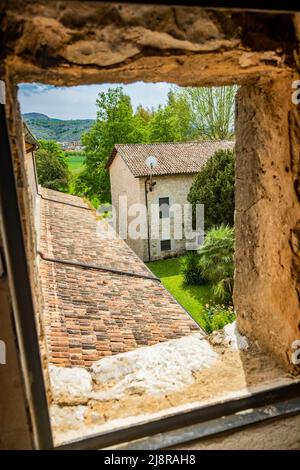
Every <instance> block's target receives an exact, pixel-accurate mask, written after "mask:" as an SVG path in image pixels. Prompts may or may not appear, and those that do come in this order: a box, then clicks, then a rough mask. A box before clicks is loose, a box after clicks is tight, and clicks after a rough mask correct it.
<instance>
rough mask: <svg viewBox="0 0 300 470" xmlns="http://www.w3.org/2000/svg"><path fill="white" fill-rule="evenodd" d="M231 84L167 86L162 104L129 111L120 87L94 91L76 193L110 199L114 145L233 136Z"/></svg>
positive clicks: (232, 90)
mask: <svg viewBox="0 0 300 470" xmlns="http://www.w3.org/2000/svg"><path fill="white" fill-rule="evenodd" d="M235 92H236V89H235V87H218V88H210V89H208V88H191V87H188V88H185V89H183V88H178V87H172V88H171V90H170V92H169V94H168V101H167V103H166V105H165V106H159V107H158V109H156V110H153V109H145V108H143V107H142V106H138V107H137V109H136V111H135V112H134V110H133V108H132V105H131V101H130V97H129V96H128V95H126V94H125V93H124V91H123V88H122V87H115V88H109V89H108V91H107V92H102V93H99V95H98V99H97V101H96V104H97V109H98V111H97V119H96V121H95V123H94V124H93V126H92V128H91V129H90V130H89V131H88V132H86V133H85V134H83V136H82V143H83V145H84V146H85V152H86V161H85V169H84V170H83V172H82V173H81V174H80V175H79V176H78V177H77V179H76V181H75V184H74V188H75V192H76V193H77V194H79V195H82V196H87V197H88V198H89V199H90V200H92V201H93V202H94V203H96V204H97V203H98V202H107V201H110V197H111V196H110V182H109V173H108V171H107V170H106V163H107V160H108V157H109V155H110V153H111V151H112V149H113V147H114V145H115V144H117V143H119V144H126V143H154V142H185V141H188V140H203V139H208V138H211V139H225V138H232V137H233V132H234V99H235Z"/></svg>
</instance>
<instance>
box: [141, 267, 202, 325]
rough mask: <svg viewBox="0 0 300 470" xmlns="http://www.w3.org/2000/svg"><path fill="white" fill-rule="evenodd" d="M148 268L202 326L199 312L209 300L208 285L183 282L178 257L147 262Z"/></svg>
mask: <svg viewBox="0 0 300 470" xmlns="http://www.w3.org/2000/svg"><path fill="white" fill-rule="evenodd" d="M147 266H148V268H149V269H150V270H151V271H152V272H153V274H155V275H156V276H157V277H159V278H160V280H161V282H162V284H163V285H164V286H165V288H166V289H167V290H168V291H169V292H170V293H171V294H172V295H173V297H175V299H176V300H177V302H179V303H180V304H181V305H182V306H183V307H184V308H185V309H186V310H187V311H188V312H189V314H190V315H191V316H192V317H193V318H194V320H195V321H196V322H197V323H198V324H199V325H200V326H203V321H202V318H201V312H202V310H203V307H204V306H205V304H207V303H209V301H210V298H211V297H210V294H211V290H210V286H209V285H201V286H200V285H199V286H197V285H186V284H184V282H183V275H182V274H181V273H180V258H172V259H167V260H161V261H153V262H151V263H147Z"/></svg>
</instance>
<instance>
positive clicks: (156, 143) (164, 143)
mask: <svg viewBox="0 0 300 470" xmlns="http://www.w3.org/2000/svg"><path fill="white" fill-rule="evenodd" d="M204 142H235V139H206V140H188V141H186V142H183V141H181V142H151V143H146V144H145V143H142V142H140V143H132V144H131V143H127V144H115V146H125V145H168V144H172V145H184V144H200V143H204Z"/></svg>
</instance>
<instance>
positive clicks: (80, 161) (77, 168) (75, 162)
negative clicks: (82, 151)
mask: <svg viewBox="0 0 300 470" xmlns="http://www.w3.org/2000/svg"><path fill="white" fill-rule="evenodd" d="M66 159H67V162H68V166H69V170H70V172H71V173H72V174H73V175H78V173H80V172H81V170H83V168H84V161H85V156H84V155H78V157H77V156H76V155H75V156H74V155H68V154H67V153H66Z"/></svg>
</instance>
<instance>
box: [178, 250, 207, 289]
mask: <svg viewBox="0 0 300 470" xmlns="http://www.w3.org/2000/svg"><path fill="white" fill-rule="evenodd" d="M180 272H181V273H182V274H183V278H184V282H185V283H186V284H205V283H206V281H205V279H203V278H202V275H201V268H200V266H199V255H198V253H197V252H195V251H190V252H188V253H187V254H186V255H185V256H184V257H183V258H182V259H181V262H180Z"/></svg>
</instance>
